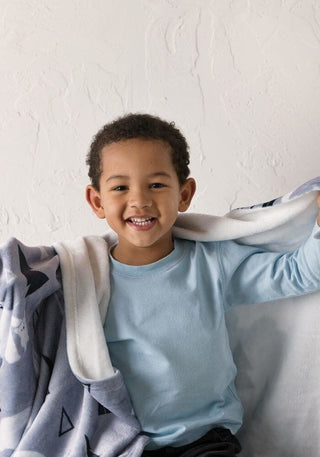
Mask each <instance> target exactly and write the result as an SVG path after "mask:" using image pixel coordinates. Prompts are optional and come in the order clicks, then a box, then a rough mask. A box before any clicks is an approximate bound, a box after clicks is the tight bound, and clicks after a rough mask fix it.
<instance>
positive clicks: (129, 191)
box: [87, 138, 195, 265]
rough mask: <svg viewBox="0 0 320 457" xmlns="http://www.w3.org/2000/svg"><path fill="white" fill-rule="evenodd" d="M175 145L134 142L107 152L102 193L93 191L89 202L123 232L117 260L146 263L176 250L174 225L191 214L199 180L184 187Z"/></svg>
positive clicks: (103, 161)
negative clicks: (176, 165) (179, 216)
mask: <svg viewBox="0 0 320 457" xmlns="http://www.w3.org/2000/svg"><path fill="white" fill-rule="evenodd" d="M171 155H172V153H171V150H170V146H169V145H168V144H166V143H165V142H164V141H161V140H148V139H142V138H133V139H130V140H127V141H119V142H117V143H111V144H110V145H107V146H105V147H104V148H103V149H102V150H101V167H102V170H103V171H102V173H101V177H100V183H99V189H96V188H95V187H94V186H92V185H90V186H88V187H87V199H88V201H89V203H90V204H91V205H92V207H93V209H94V211H95V213H96V214H97V216H98V217H100V218H106V220H107V221H108V224H109V226H110V227H111V228H112V229H113V230H114V231H115V232H116V233H117V234H118V237H119V243H118V245H117V246H116V247H115V248H114V250H113V253H112V254H113V257H114V258H115V259H116V260H118V261H119V262H122V263H125V264H129V265H144V264H148V263H152V262H155V261H157V260H159V259H161V258H162V257H165V256H166V255H168V254H169V253H170V252H171V251H172V250H173V239H172V227H173V225H174V222H175V220H176V218H177V214H178V212H183V211H186V210H187V209H188V207H189V205H190V202H191V199H192V197H193V194H194V192H195V181H194V179H192V178H188V179H186V180H185V181H184V182H182V183H181V184H180V182H179V178H178V175H177V172H176V170H175V168H174V166H173V163H172V159H171Z"/></svg>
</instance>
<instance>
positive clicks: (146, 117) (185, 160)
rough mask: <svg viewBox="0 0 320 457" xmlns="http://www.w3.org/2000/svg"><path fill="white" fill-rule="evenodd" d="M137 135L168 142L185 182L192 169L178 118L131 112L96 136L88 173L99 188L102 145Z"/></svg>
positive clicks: (179, 172) (181, 177) (89, 156)
mask: <svg viewBox="0 0 320 457" xmlns="http://www.w3.org/2000/svg"><path fill="white" fill-rule="evenodd" d="M133 138H142V139H147V140H162V141H164V142H166V143H168V144H169V145H170V147H171V150H172V163H173V166H174V168H175V170H176V172H177V175H178V179H179V183H180V184H183V183H184V182H185V181H186V179H187V177H188V176H189V173H190V170H189V167H188V165H189V163H190V159H189V147H188V144H187V141H186V139H185V137H184V136H183V135H182V133H181V132H180V130H179V129H177V128H176V127H175V124H174V122H170V123H169V122H166V121H164V120H162V119H160V118H159V117H156V116H152V115H150V114H127V115H125V116H123V117H120V118H118V119H116V120H114V121H113V122H111V123H109V124H106V125H105V126H103V127H102V128H101V129H100V130H99V132H98V133H97V134H96V135H95V136H94V137H93V141H92V143H91V146H90V150H89V152H88V155H87V160H86V164H87V165H88V166H89V172H88V175H89V177H90V179H91V183H92V185H93V187H94V188H95V189H97V190H100V184H99V181H100V176H101V173H102V168H101V151H102V149H103V148H104V147H105V146H107V145H108V144H111V143H117V142H119V141H124V140H129V139H133Z"/></svg>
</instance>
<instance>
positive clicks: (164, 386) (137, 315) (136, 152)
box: [86, 114, 320, 457]
mask: <svg viewBox="0 0 320 457" xmlns="http://www.w3.org/2000/svg"><path fill="white" fill-rule="evenodd" d="M87 163H88V165H89V167H90V168H89V176H90V178H91V184H90V185H89V186H88V187H87V190H86V197H87V201H88V202H89V204H90V206H91V207H92V209H93V211H94V212H95V213H96V215H97V216H98V217H99V218H105V219H106V221H107V223H108V224H109V226H110V227H111V228H112V229H113V230H114V231H115V232H116V234H117V235H118V241H117V243H116V244H115V245H114V246H112V247H111V249H110V253H109V259H110V283H111V298H110V302H109V309H108V313H107V318H106V322H105V325H104V328H105V335H106V340H107V343H108V347H109V351H110V357H111V360H112V363H113V365H114V366H115V367H117V368H119V369H120V371H121V372H122V374H123V376H124V380H125V383H126V386H127V388H128V391H129V393H130V396H131V399H132V402H133V406H134V410H135V413H136V415H137V417H138V420H139V422H140V424H141V427H142V431H143V433H144V434H146V435H147V436H149V438H150V441H149V444H148V445H147V447H146V450H145V452H144V455H145V456H157V457H158V456H162V457H163V456H167V455H170V456H185V457H187V456H201V455H203V456H204V455H209V454H206V453H205V452H207V451H209V450H210V456H215V455H217V456H218V455H219V456H225V457H232V456H234V455H235V454H236V453H238V452H240V449H241V447H240V444H239V442H238V441H237V439H236V438H235V436H234V434H235V433H236V432H237V430H238V429H239V427H240V426H241V421H242V407H241V404H240V401H239V398H238V397H237V394H236V390H235V385H234V380H235V376H236V367H235V365H234V362H233V358H232V353H231V349H230V346H229V339H228V333H227V328H226V324H225V311H226V310H227V309H228V308H229V307H230V306H233V305H238V304H243V303H247V304H248V303H257V302H264V301H267V300H274V299H278V298H282V297H287V296H293V295H301V294H305V293H309V292H313V291H315V290H316V289H318V288H319V287H320V280H319V278H320V261H319V258H320V256H319V253H320V247H319V240H316V239H315V238H314V237H313V236H312V235H311V236H310V237H309V239H308V240H307V241H306V243H305V244H304V245H303V247H302V248H301V249H298V250H296V251H295V252H294V253H292V254H285V255H282V254H279V253H272V252H266V251H263V250H262V249H261V248H257V247H254V246H253V247H252V246H251V247H249V246H241V245H239V244H237V243H235V242H233V241H225V242H195V241H189V240H182V239H178V238H173V235H172V230H173V225H174V223H175V221H176V218H177V215H178V212H184V211H186V210H187V209H188V207H189V206H190V203H191V201H192V197H193V195H194V192H195V188H196V185H195V181H194V179H193V178H190V177H189V168H188V165H189V154H188V147H187V143H186V141H185V139H184V137H183V135H182V134H181V133H180V132H179V130H178V129H177V128H176V127H175V126H174V125H173V124H169V123H167V122H165V121H163V120H160V119H159V118H157V117H153V116H149V115H144V114H138V115H128V116H125V117H123V118H120V119H117V120H116V121H114V122H113V123H111V124H107V125H106V126H105V127H103V129H101V130H100V132H98V134H97V135H96V136H95V138H94V141H93V143H92V145H91V149H90V152H89V154H88V158H87ZM316 229H317V226H315V230H316ZM201 452H202V453H201Z"/></svg>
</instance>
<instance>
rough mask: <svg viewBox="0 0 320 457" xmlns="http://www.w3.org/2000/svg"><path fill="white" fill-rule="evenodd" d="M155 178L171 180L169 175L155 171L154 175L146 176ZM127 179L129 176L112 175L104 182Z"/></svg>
mask: <svg viewBox="0 0 320 457" xmlns="http://www.w3.org/2000/svg"><path fill="white" fill-rule="evenodd" d="M157 176H162V177H164V178H171V175H170V174H169V173H167V172H165V171H156V172H155V173H151V174H150V175H148V178H155V177H157ZM129 178H130V176H127V175H112V176H109V178H108V179H106V182H109V181H111V180H112V179H129Z"/></svg>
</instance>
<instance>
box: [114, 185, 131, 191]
mask: <svg viewBox="0 0 320 457" xmlns="http://www.w3.org/2000/svg"><path fill="white" fill-rule="evenodd" d="M126 189H127V186H117V187H114V188H113V189H112V190H116V191H118V192H119V191H122V190H126Z"/></svg>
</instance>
